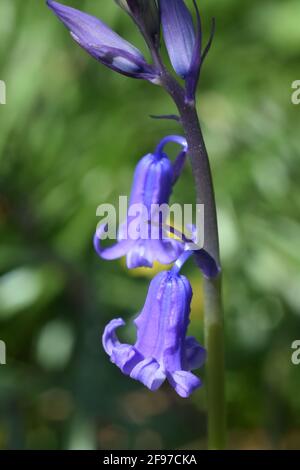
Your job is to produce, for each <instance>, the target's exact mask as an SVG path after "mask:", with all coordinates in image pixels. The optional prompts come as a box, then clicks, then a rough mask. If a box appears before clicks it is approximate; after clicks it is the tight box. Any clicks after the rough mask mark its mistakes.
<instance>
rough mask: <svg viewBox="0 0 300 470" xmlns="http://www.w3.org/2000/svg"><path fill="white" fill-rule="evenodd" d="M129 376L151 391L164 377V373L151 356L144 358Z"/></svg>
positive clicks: (159, 384) (156, 387)
mask: <svg viewBox="0 0 300 470" xmlns="http://www.w3.org/2000/svg"><path fill="white" fill-rule="evenodd" d="M130 377H131V378H132V379H135V380H139V381H140V382H142V383H143V384H144V385H145V386H146V387H148V388H149V390H151V391H152V392H154V391H155V390H157V389H158V388H159V387H160V386H161V384H162V383H163V382H164V381H165V379H166V374H165V372H164V371H163V369H162V368H161V366H160V365H159V364H158V362H157V361H156V360H155V359H153V358H151V357H150V358H147V359H144V360H143V361H142V362H140V363H139V364H137V365H136V366H135V367H134V369H133V370H132V371H131V373H130Z"/></svg>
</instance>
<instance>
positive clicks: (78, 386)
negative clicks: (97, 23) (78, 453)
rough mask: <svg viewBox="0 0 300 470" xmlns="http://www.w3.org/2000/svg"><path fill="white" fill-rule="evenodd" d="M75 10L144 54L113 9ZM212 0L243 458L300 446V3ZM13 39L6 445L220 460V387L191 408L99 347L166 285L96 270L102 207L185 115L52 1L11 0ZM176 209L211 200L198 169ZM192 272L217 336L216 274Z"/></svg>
mask: <svg viewBox="0 0 300 470" xmlns="http://www.w3.org/2000/svg"><path fill="white" fill-rule="evenodd" d="M65 3H68V4H69V5H72V6H75V7H78V8H80V9H83V10H85V11H87V12H90V13H92V14H95V15H97V16H99V17H101V18H102V19H103V20H104V21H106V22H107V23H109V24H110V25H111V26H112V27H113V28H114V29H116V30H117V31H118V32H119V33H120V34H121V35H123V36H125V37H126V38H127V39H129V40H131V41H133V42H134V43H135V44H137V45H138V46H139V47H141V48H143V47H144V46H143V44H142V41H141V39H140V38H139V36H138V34H137V32H136V30H135V28H134V26H133V25H132V23H131V22H130V20H129V19H128V18H127V16H126V15H124V14H123V13H122V11H121V10H120V9H118V8H117V7H116V5H115V4H114V2H113V1H112V0H109V1H105V2H103V1H95V0H86V1H83V0H73V1H71V0H70V1H67V0H65ZM199 3H200V7H201V12H202V15H203V21H204V25H205V27H204V31H205V36H206V37H207V36H208V33H209V25H210V19H211V17H212V16H215V17H216V19H217V34H216V38H215V41H214V45H213V48H212V50H211V53H210V55H209V58H208V60H207V62H206V64H205V68H204V70H203V74H202V79H201V86H200V87H199V101H198V106H199V112H200V115H201V119H202V122H203V126H204V133H205V137H206V141H207V146H208V149H209V153H210V157H211V163H212V168H213V173H214V179H215V186H216V195H217V202H218V211H219V219H220V234H221V246H222V255H223V263H224V278H225V279H224V297H225V306H226V349H227V358H226V370H227V372H226V377H227V394H228V424H229V446H230V447H231V448H239V449H248V448H250V449H255V448H258V449H259V448H263V449H266V448H283V449H287V448H299V449H300V394H299V389H300V366H298V367H297V366H295V365H292V363H291V353H292V350H291V344H292V342H293V341H294V340H296V339H300V270H299V268H300V222H299V211H300V193H299V178H300V165H299V155H300V139H299V117H300V106H293V105H292V104H291V83H292V82H293V81H294V80H296V79H300V70H299V59H300V49H299V44H300V28H299V18H300V3H299V1H298V0H285V1H284V2H283V1H280V0H278V1H275V0H272V1H268V0H266V1H263V2H262V1H261V0H251V1H250V0H249V1H243V2H241V1H240V0H223V1H222V2H220V1H218V0H202V1H201V2H200V1H199ZM189 4H191V2H189ZM0 38H1V41H0V79H1V80H5V82H6V85H7V104H6V105H5V106H4V105H1V106H0V230H1V244H0V339H1V340H3V341H5V342H6V344H7V365H5V366H4V365H3V366H0V448H2V449H23V448H26V449H175V448H182V449H189V448H205V447H206V437H205V436H206V432H205V428H206V419H205V387H204V388H203V389H201V390H200V391H198V392H197V393H195V394H194V396H193V397H192V398H191V399H189V400H183V399H180V398H179V397H177V396H176V394H175V393H174V392H173V390H171V388H170V387H169V386H168V385H166V386H163V387H162V389H161V390H160V391H158V392H157V393H155V394H152V393H151V392H149V391H147V390H146V389H145V388H143V387H142V386H141V385H140V384H139V383H137V382H134V381H131V380H130V379H128V378H126V377H125V376H123V375H122V374H121V372H120V371H119V370H118V369H117V368H116V367H115V366H113V365H112V364H110V362H109V360H108V358H107V356H106V355H105V353H104V352H103V350H102V346H101V342H100V338H101V333H102V331H103V328H104V326H105V324H106V323H107V322H108V321H109V320H110V319H111V318H115V317H119V316H122V317H123V318H125V319H126V320H127V321H129V320H130V319H132V318H133V317H134V315H135V314H136V313H137V312H138V311H139V309H140V308H141V307H142V306H143V303H144V299H145V295H146V292H147V286H148V282H149V277H151V276H152V275H153V273H151V272H150V273H149V272H145V271H142V272H138V273H130V272H128V271H127V270H126V268H125V267H124V263H123V262H120V261H116V262H111V263H108V262H105V261H101V260H99V259H98V258H97V256H96V254H95V253H94V251H93V248H92V241H91V240H92V235H93V232H94V230H95V227H96V224H97V218H96V208H97V206H98V205H99V204H101V203H104V202H111V203H114V202H116V201H117V200H118V196H119V194H128V192H129V190H130V185H131V177H132V171H133V169H134V166H135V164H136V162H137V161H138V159H139V158H140V157H141V156H142V155H144V154H145V153H147V152H149V151H151V150H152V149H153V148H154V146H155V144H156V142H157V141H158V140H159V139H160V138H161V137H163V136H164V135H165V134H167V133H174V132H177V133H178V132H181V130H180V128H179V127H178V126H177V124H176V123H172V122H163V121H159V122H158V121H151V119H150V118H149V117H148V115H149V114H161V113H162V114H165V113H171V112H174V107H173V105H172V103H171V102H170V100H169V98H168V97H167V96H166V95H165V94H164V92H163V91H162V90H161V89H160V88H158V87H155V86H152V85H150V84H148V83H145V82H140V81H135V80H131V79H127V78H125V77H122V76H120V75H117V74H114V73H113V72H111V71H110V70H108V69H105V68H104V67H103V66H102V65H100V64H97V62H96V61H94V60H93V59H92V58H90V57H89V56H88V55H87V54H86V53H85V52H83V51H82V50H81V49H80V48H79V47H78V46H77V45H76V44H74V42H73V41H72V40H71V38H70V36H69V34H68V33H67V31H66V29H65V28H64V27H63V26H62V25H61V24H60V23H59V22H58V21H57V19H56V18H55V17H54V15H53V14H52V13H51V12H50V11H49V10H48V9H47V8H46V6H45V4H44V1H43V0H26V1H24V0H1V2H0ZM143 50H144V49H143ZM145 53H146V52H145ZM175 200H176V201H181V202H183V203H188V202H193V201H194V189H193V185H192V176H191V171H190V168H189V167H188V166H187V168H186V170H185V172H184V175H183V177H182V179H181V180H180V182H179V183H178V185H177V186H176V188H175V191H174V197H173V201H175ZM185 273H186V274H188V275H189V277H190V279H191V281H192V283H193V287H194V290H195V297H194V302H193V312H192V325H191V332H192V333H193V334H195V335H196V336H197V338H198V339H199V340H202V339H203V331H202V297H201V289H200V280H199V274H198V272H197V271H196V270H195V268H194V267H193V265H192V263H191V264H190V265H189V266H187V267H186V268H185ZM124 337H125V338H127V340H133V339H134V331H133V329H132V328H131V327H129V328H128V329H127V330H126V331H125V332H124ZM201 375H202V376H203V377H204V380H205V373H204V371H203V370H202V371H201Z"/></svg>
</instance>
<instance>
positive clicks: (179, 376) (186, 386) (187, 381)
mask: <svg viewBox="0 0 300 470" xmlns="http://www.w3.org/2000/svg"><path fill="white" fill-rule="evenodd" d="M167 379H168V381H169V382H170V384H171V385H172V387H173V388H174V389H175V391H176V392H177V393H178V395H180V396H181V397H182V398H188V397H189V396H190V395H191V393H193V392H194V390H196V389H197V388H199V387H201V385H202V382H201V380H200V379H199V378H198V377H196V375H194V374H192V373H191V372H186V371H182V370H180V371H177V372H173V373H171V374H170V373H168V374H167Z"/></svg>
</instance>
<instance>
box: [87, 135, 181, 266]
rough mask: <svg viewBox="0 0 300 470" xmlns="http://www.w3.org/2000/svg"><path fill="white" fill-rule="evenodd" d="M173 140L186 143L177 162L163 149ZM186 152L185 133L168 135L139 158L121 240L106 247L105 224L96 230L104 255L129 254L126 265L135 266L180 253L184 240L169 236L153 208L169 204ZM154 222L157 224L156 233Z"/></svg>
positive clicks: (166, 259)
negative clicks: (103, 243) (103, 236)
mask: <svg viewBox="0 0 300 470" xmlns="http://www.w3.org/2000/svg"><path fill="white" fill-rule="evenodd" d="M171 141H173V142H177V143H178V144H180V145H181V146H182V147H183V150H182V151H181V152H180V154H179V155H178V158H177V159H176V161H175V163H174V164H172V162H171V161H170V159H169V157H168V156H167V155H166V154H165V153H164V152H163V148H164V146H165V145H166V144H167V143H168V142H171ZM186 153H187V143H186V140H185V139H184V138H183V137H180V136H168V137H166V138H165V139H163V140H162V141H161V143H160V144H159V145H158V147H157V149H156V151H155V152H154V153H150V154H148V155H146V156H145V157H143V158H142V159H141V160H140V162H139V163H138V165H137V167H136V170H135V174H134V179H133V185H132V190H131V196H130V202H129V209H128V216H127V220H126V221H125V223H124V224H122V225H121V227H120V228H119V233H118V242H117V243H116V244H115V245H113V246H111V247H109V248H103V246H102V245H101V239H102V235H103V233H104V232H105V230H106V224H102V225H100V227H98V229H97V231H96V233H95V236H94V247H95V249H96V251H97V253H98V255H99V256H100V257H101V258H103V259H106V260H112V259H116V258H120V257H122V256H125V255H126V261H127V266H128V268H130V269H132V268H137V267H141V266H145V267H152V266H153V262H154V261H158V262H160V263H162V264H170V263H173V262H174V261H175V260H176V259H177V258H178V257H179V256H180V254H181V253H182V252H183V250H184V243H182V242H180V241H177V240H175V239H172V238H170V237H169V236H168V233H167V232H168V231H166V230H165V229H164V228H163V226H164V223H165V222H166V221H165V220H162V219H161V218H160V219H157V216H156V213H155V212H153V208H157V207H158V206H162V205H163V204H168V202H169V198H170V196H171V193H172V188H173V185H174V183H175V182H176V180H177V178H178V176H179V173H180V171H181V169H182V166H183V163H184V161H185V157H186ZM132 209H133V211H132ZM141 209H142V210H141ZM166 215H167V214H166ZM154 224H157V225H158V227H157V230H156V231H155V233H154V231H153V225H154ZM133 228H134V230H133ZM154 228H155V227H154ZM133 231H134V233H133Z"/></svg>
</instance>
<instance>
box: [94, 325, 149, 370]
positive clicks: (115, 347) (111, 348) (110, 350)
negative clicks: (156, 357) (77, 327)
mask: <svg viewBox="0 0 300 470" xmlns="http://www.w3.org/2000/svg"><path fill="white" fill-rule="evenodd" d="M124 325H125V322H124V320H122V318H117V319H115V320H112V321H111V322H109V324H108V325H107V326H106V328H105V330H104V333H103V336H102V344H103V348H104V350H105V352H106V353H107V354H108V355H109V356H110V360H111V362H112V363H113V364H116V366H118V367H119V368H120V369H121V371H122V372H123V373H124V374H126V375H129V374H130V372H131V370H132V369H133V368H134V367H135V366H136V364H138V363H139V362H141V361H142V360H143V359H144V358H143V357H142V356H141V354H140V353H139V352H138V351H136V349H135V348H134V347H133V346H132V345H130V344H122V343H120V341H119V340H118V338H117V335H116V329H117V328H120V327H121V326H124Z"/></svg>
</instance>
